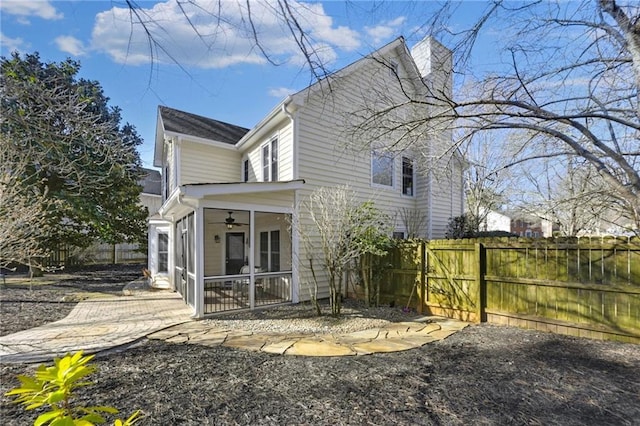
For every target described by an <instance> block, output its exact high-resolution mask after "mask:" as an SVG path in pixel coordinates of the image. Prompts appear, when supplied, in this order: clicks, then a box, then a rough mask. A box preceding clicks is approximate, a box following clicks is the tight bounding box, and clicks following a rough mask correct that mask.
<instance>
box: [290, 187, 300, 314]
mask: <svg viewBox="0 0 640 426" xmlns="http://www.w3.org/2000/svg"><path fill="white" fill-rule="evenodd" d="M297 194H298V192H297V191H296V192H295V194H294V198H293V200H294V203H293V210H292V211H291V222H292V226H291V302H293V303H298V302H299V301H300V299H299V298H300V295H299V290H300V268H299V267H298V266H299V265H298V263H299V261H300V232H299V226H300V223H299V218H298V216H299V215H298V210H297V209H298V203H297Z"/></svg>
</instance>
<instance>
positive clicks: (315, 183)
mask: <svg viewBox="0 0 640 426" xmlns="http://www.w3.org/2000/svg"><path fill="white" fill-rule="evenodd" d="M402 54H403V52H400V51H391V52H389V57H388V58H389V59H391V60H392V61H393V62H395V63H396V64H398V65H399V67H398V71H397V72H398V75H399V77H400V80H401V81H402V84H403V86H404V89H405V90H408V89H411V88H412V87H415V86H412V83H411V76H412V74H411V73H412V72H413V71H410V70H407V69H406V68H403V64H406V61H403V60H402ZM378 59H380V58H378ZM414 75H415V74H414ZM399 84H400V83H399V82H398V78H397V77H396V76H395V75H393V74H392V73H390V70H389V68H388V67H385V66H381V65H380V63H379V62H378V61H377V60H375V61H374V60H371V61H367V62H366V63H365V64H364V65H363V66H361V67H360V68H359V69H358V70H357V72H352V73H348V74H347V75H345V76H343V77H341V78H339V79H338V80H334V81H332V82H331V87H330V90H329V89H327V91H324V92H322V91H319V92H316V93H314V94H312V95H311V96H309V97H307V98H305V104H304V106H303V107H301V108H300V110H299V111H297V112H296V117H297V120H298V130H297V137H298V147H299V148H298V150H299V151H298V170H299V176H298V177H300V178H302V179H304V180H305V182H306V185H305V187H304V189H303V190H301V191H299V193H298V200H299V201H301V200H304V199H305V198H306V197H308V196H309V194H310V193H311V192H312V191H313V190H314V189H316V188H318V187H321V186H338V185H343V184H348V185H349V187H350V189H352V190H353V191H355V192H356V193H358V194H359V195H360V199H361V200H362V201H367V200H373V201H374V202H375V204H376V206H377V207H378V208H379V209H381V210H383V211H385V212H386V213H388V214H390V215H391V217H394V218H395V227H396V230H402V231H404V224H403V223H402V220H401V217H400V214H399V212H400V210H401V209H403V208H408V209H416V208H420V209H428V208H429V207H430V208H431V210H430V211H428V212H427V214H429V215H430V217H431V220H432V222H431V223H430V224H429V223H425V227H424V228H425V229H424V232H423V234H424V236H431V237H438V236H440V237H442V236H444V232H445V229H446V226H447V224H448V221H449V218H450V217H451V216H456V215H460V214H462V209H463V205H462V203H463V198H462V168H461V166H460V164H459V163H455V166H454V168H453V170H451V171H448V172H447V173H444V174H443V175H442V176H438V179H436V178H434V177H432V178H431V180H429V179H427V178H426V177H425V176H424V175H422V176H421V175H420V174H417V176H416V178H415V182H416V189H415V194H416V195H415V196H405V195H403V194H402V156H403V153H406V152H408V150H409V146H412V147H417V149H419V150H421V151H422V150H423V148H424V147H425V146H427V145H428V144H433V143H434V141H435V142H439V143H441V144H443V143H445V142H446V141H447V139H448V140H449V141H450V140H451V139H450V133H447V134H438V135H428V134H427V135H422V137H421V138H420V139H416V140H413V141H411V142H412V143H413V144H412V145H405V146H402V145H401V146H399V147H398V148H399V149H398V150H397V151H396V152H395V154H396V156H395V162H394V185H393V187H382V186H378V185H375V184H372V180H371V169H372V166H371V148H370V147H371V143H372V142H371V141H372V140H375V141H376V142H375V143H376V145H377V146H378V147H382V148H384V147H385V146H390V145H392V144H395V143H396V142H397V139H396V138H395V135H394V134H393V132H392V133H391V134H390V136H389V137H387V138H383V137H380V133H379V134H375V131H373V130H371V129H365V130H363V132H362V133H359V132H358V131H355V132H354V131H353V128H354V127H353V124H352V123H351V122H350V121H349V120H350V118H351V117H353V116H354V115H358V114H362V112H363V111H369V110H370V111H374V110H375V108H384V106H385V103H386V104H387V105H392V104H399V103H402V102H403V101H406V99H403V97H402V96H403V95H402V93H401V90H400V88H399ZM363 94H366V96H363ZM377 95H379V96H377ZM368 96H373V97H375V98H376V99H375V100H372V99H371V98H369V97H368ZM412 113H414V114H421V116H422V117H424V116H425V115H424V114H427V113H428V112H427V111H425V110H418V111H415V110H414V111H408V112H407V111H406V112H404V114H405V115H402V112H400V116H399V117H396V118H398V119H406V118H409V115H408V114H412ZM393 124H394V123H393V122H390V123H388V125H389V126H393ZM383 130H384V129H383ZM383 133H384V132H383ZM406 143H407V144H408V143H409V142H406ZM409 157H411V156H410V155H409ZM414 159H415V160H416V162H417V163H420V161H421V158H420V157H418V158H416V157H415V156H414ZM454 162H455V161H454ZM443 168H444V169H446V167H444V166H443ZM416 169H418V170H419V169H420V168H419V167H416ZM429 184H431V188H432V190H433V194H434V196H433V197H431V199H430V193H429ZM303 220H304V219H303ZM310 225H311V224H310V223H301V227H302V228H305V227H308V226H310ZM430 228H432V233H430V232H429V230H430ZM301 251H302V252H301V253H300V256H299V259H300V263H301V265H300V267H301V285H303V286H304V285H305V284H306V285H311V283H312V279H311V277H310V270H309V268H308V256H307V255H306V254H305V253H304V249H303V248H302V247H301ZM318 272H319V271H318V270H316V274H318ZM327 296H328V283H327V282H326V279H323V277H321V278H320V295H319V297H327ZM300 298H301V299H308V298H309V291H307V290H306V289H305V288H301V290H300Z"/></svg>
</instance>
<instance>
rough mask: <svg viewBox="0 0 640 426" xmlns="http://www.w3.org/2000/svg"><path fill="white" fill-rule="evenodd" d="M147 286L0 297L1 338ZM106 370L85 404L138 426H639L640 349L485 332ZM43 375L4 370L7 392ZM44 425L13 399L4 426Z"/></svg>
mask: <svg viewBox="0 0 640 426" xmlns="http://www.w3.org/2000/svg"><path fill="white" fill-rule="evenodd" d="M139 275H140V272H139V269H138V268H134V267H132V268H119V269H117V270H114V271H110V270H94V271H89V272H84V273H80V274H77V275H75V276H74V277H69V278H68V279H66V280H64V281H62V282H60V283H57V284H56V285H51V286H40V287H37V288H36V289H35V290H34V291H33V292H30V291H28V286H27V288H26V289H25V288H24V287H23V286H18V287H15V286H6V287H2V288H0V307H1V310H0V324H1V327H2V329H1V330H2V333H3V334H7V333H9V332H14V331H18V330H23V329H28V328H30V327H33V326H37V325H40V324H42V323H44V322H48V321H53V320H56V319H59V318H61V317H64V316H65V315H66V313H68V312H69V311H70V310H71V309H72V308H73V306H74V303H73V302H61V300H62V299H63V298H65V296H69V295H70V294H76V295H77V294H78V293H82V292H87V291H100V292H106V293H112V294H118V293H119V291H120V290H121V289H122V287H123V286H124V284H125V283H126V282H127V281H129V280H132V279H135V278H138V277H139ZM69 299H73V297H67V298H65V300H69ZM395 309H396V310H397V308H395ZM389 310H390V313H389V317H390V318H394V317H397V312H396V311H393V309H392V308H389ZM377 312H378V314H379V310H378V311H377ZM95 363H96V365H97V366H98V368H99V371H98V372H97V373H96V374H95V375H94V376H93V380H94V381H95V383H96V384H95V385H94V386H91V387H88V388H86V389H84V390H82V391H81V392H79V397H80V398H81V399H82V400H83V401H85V403H86V404H91V405H99V404H104V405H112V406H115V407H117V408H119V409H120V410H121V412H122V413H123V417H124V416H126V415H128V414H130V413H132V412H133V411H135V410H137V409H142V410H143V412H144V414H145V418H144V419H143V420H141V421H140V422H139V423H138V424H140V425H177V424H180V425H203V424H211V425H213V424H216V425H217V424H241V425H248V424H268V425H280V424H309V425H340V424H352V425H362V424H375V425H386V424H426V425H431V424H434V425H440V424H443V425H458V424H460V425H462V424H492V425H493V424H527V425H538V424H540V425H542V424H544V425H549V424H559V425H560V424H561V425H584V424H598V425H607V424H610V425H633V424H640V420H638V419H640V345H632V344H623V343H614V342H600V341H594V340H587V339H579V338H573V337H567V336H559V335H553V334H550V333H541V332H536V331H530V330H522V329H518V328H511V327H500V326H493V325H487V324H484V325H474V326H470V327H467V328H466V329H464V330H463V331H461V332H458V333H456V334H454V335H453V336H451V337H449V338H447V339H445V340H442V341H439V342H435V343H431V344H427V345H425V346H424V347H422V348H420V349H415V350H410V351H406V352H398V353H390V354H374V355H367V356H361V357H342V358H306V357H292V356H278V355H269V354H264V353H253V352H246V351H241V350H233V349H229V348H224V347H213V348H211V347H203V346H198V345H184V344H169V343H165V342H161V341H148V340H143V341H141V342H140V343H138V344H136V345H134V346H133V347H130V348H128V349H127V350H124V351H120V352H115V353H113V352H112V353H108V354H104V355H101V356H98V357H97V358H96V360H95ZM34 368H35V366H34V365H22V364H0V392H2V393H3V394H4V392H6V391H7V390H9V389H10V388H12V387H14V386H16V385H17V383H18V382H17V380H16V379H15V375H16V374H25V373H30V372H32V371H33V370H34ZM36 416H37V413H31V412H29V413H26V412H25V411H24V410H23V409H22V407H20V406H17V405H15V404H12V403H11V402H10V399H9V398H7V397H5V396H2V398H1V402H0V418H1V419H2V423H3V424H11V425H22V424H24V425H27V424H32V422H33V420H34V419H35V417H36Z"/></svg>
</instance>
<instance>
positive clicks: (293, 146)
mask: <svg viewBox="0 0 640 426" xmlns="http://www.w3.org/2000/svg"><path fill="white" fill-rule="evenodd" d="M289 103H291V96H287V99H285V100H284V102H283V103H282V113H283V114H284V115H286V116H287V118H288V119H289V120H291V127H292V129H291V134H292V141H291V157H292V159H293V164H292V165H291V173H292V180H295V179H298V123H297V122H296V120H295V118H294V116H293V114H291V112H289V110H288V109H287V105H288V104H289Z"/></svg>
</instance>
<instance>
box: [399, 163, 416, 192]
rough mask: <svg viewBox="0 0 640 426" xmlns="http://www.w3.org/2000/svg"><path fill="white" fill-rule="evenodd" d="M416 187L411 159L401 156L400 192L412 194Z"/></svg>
mask: <svg viewBox="0 0 640 426" xmlns="http://www.w3.org/2000/svg"><path fill="white" fill-rule="evenodd" d="M415 188H416V180H415V174H414V171H413V160H412V159H410V158H407V157H402V193H403V194H404V195H409V196H414V195H415Z"/></svg>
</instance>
